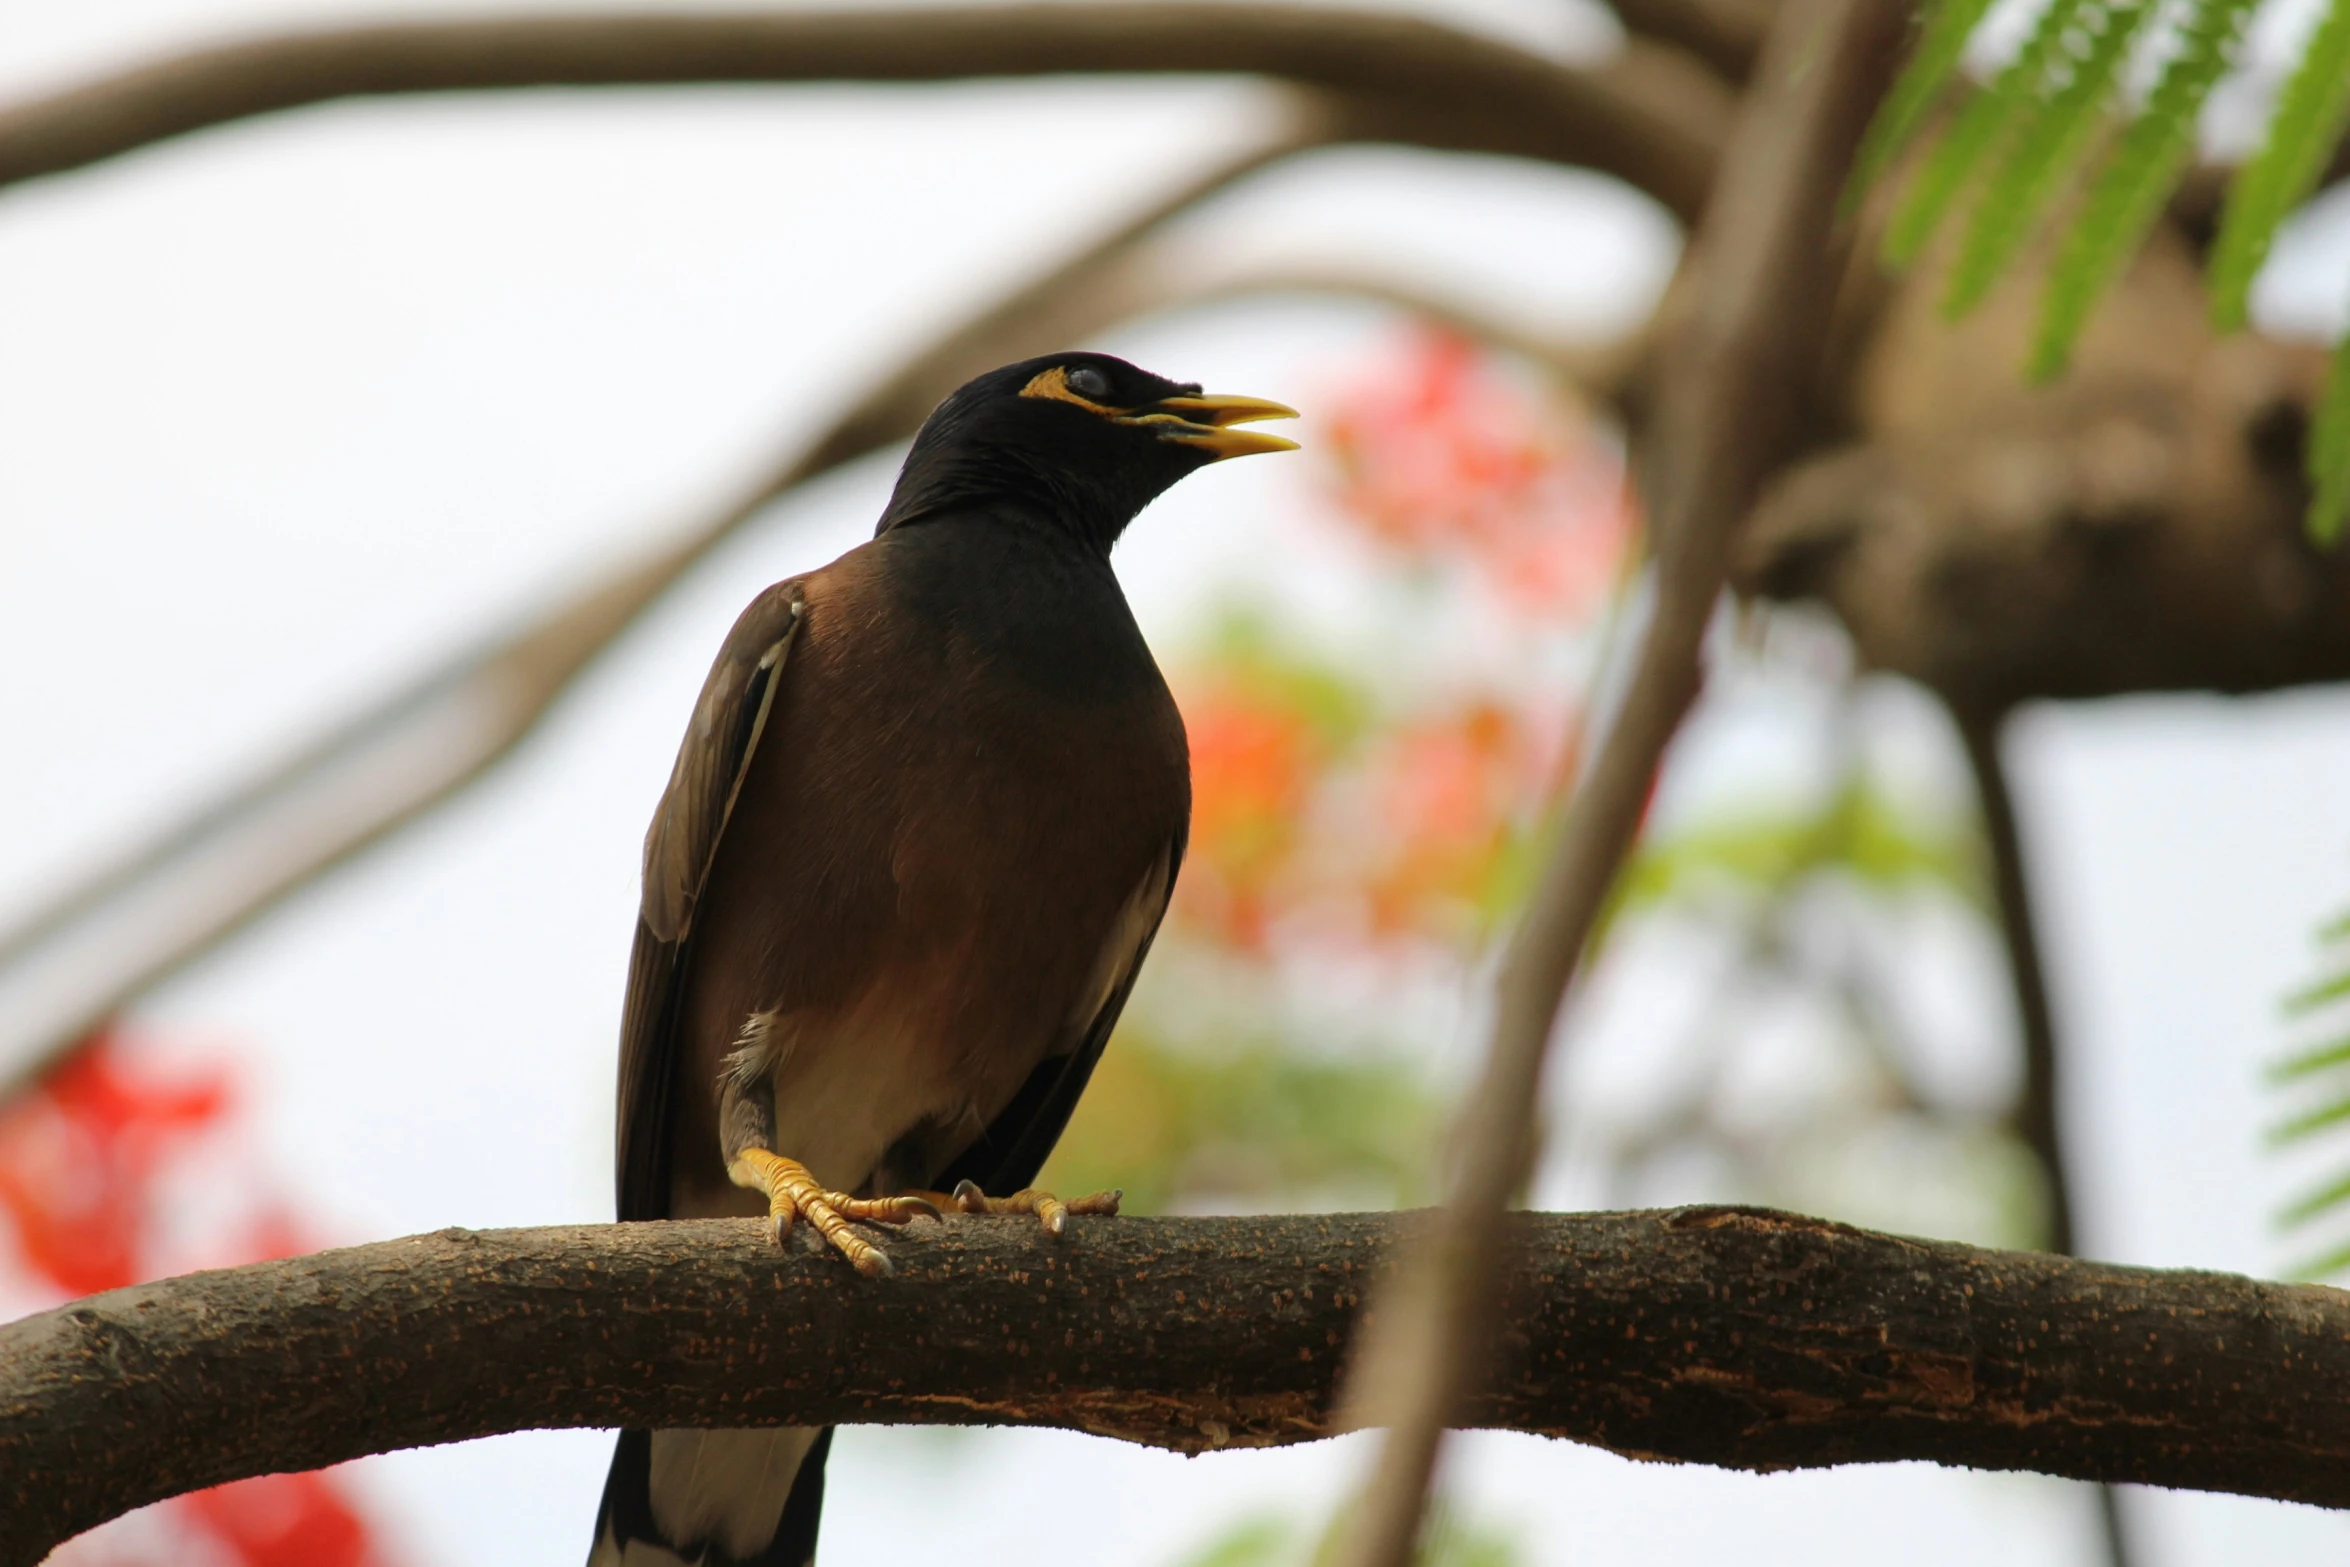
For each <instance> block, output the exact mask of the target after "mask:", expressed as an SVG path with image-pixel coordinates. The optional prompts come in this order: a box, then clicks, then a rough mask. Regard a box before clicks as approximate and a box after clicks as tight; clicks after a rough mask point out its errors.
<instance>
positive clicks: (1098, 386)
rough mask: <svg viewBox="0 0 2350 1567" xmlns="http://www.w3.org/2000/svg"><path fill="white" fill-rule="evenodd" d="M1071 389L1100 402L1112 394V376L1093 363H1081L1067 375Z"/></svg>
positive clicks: (1081, 395)
mask: <svg viewBox="0 0 2350 1567" xmlns="http://www.w3.org/2000/svg"><path fill="white" fill-rule="evenodd" d="M1065 379H1066V380H1067V382H1068V385H1069V390H1070V391H1072V392H1075V393H1076V394H1077V395H1078V396H1080V397H1090V398H1092V399H1093V400H1094V401H1096V402H1099V401H1101V400H1102V399H1103V398H1105V397H1107V396H1109V395H1110V378H1109V377H1108V376H1106V375H1104V374H1102V373H1101V372H1100V371H1099V370H1096V369H1095V368H1094V367H1093V366H1091V365H1079V366H1078V367H1077V368H1076V369H1074V370H1072V371H1070V372H1069V374H1068V375H1067V376H1066V377H1065Z"/></svg>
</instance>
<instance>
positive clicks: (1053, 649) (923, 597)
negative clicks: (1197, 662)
mask: <svg viewBox="0 0 2350 1567" xmlns="http://www.w3.org/2000/svg"><path fill="white" fill-rule="evenodd" d="M871 547H872V548H873V549H875V550H876V551H878V552H879V553H880V556H881V558H882V560H883V562H884V567H883V569H884V571H885V572H886V574H887V579H888V581H889V582H890V583H891V585H892V588H893V590H894V592H895V594H896V597H897V599H898V602H899V605H900V607H901V609H902V611H903V612H904V613H905V614H906V615H907V616H908V617H909V619H910V621H911V622H912V623H913V624H916V625H919V626H922V627H924V628H925V634H926V636H928V637H929V638H930V639H931V640H933V641H935V642H936V643H938V644H939V645H941V646H944V645H947V644H949V643H953V644H956V645H959V646H961V647H964V648H966V649H968V650H969V651H970V652H971V653H972V654H973V655H974V656H975V657H977V658H979V659H981V660H982V661H984V662H986V663H988V664H990V665H992V666H994V667H995V668H997V669H998V670H1000V671H1001V672H1002V673H1003V674H1005V675H1007V676H1010V677H1012V678H1015V679H1017V680H1019V681H1020V682H1021V683H1023V684H1025V685H1028V686H1030V687H1032V688H1034V689H1036V690H1038V691H1040V692H1043V693H1045V694H1048V695H1051V696H1054V697H1056V698H1060V699H1064V700H1069V701H1075V702H1080V703H1095V702H1102V701H1114V700H1121V699H1123V698H1125V697H1126V696H1128V695H1130V694H1131V693H1132V692H1134V691H1136V690H1142V689H1159V688H1160V686H1161V683H1160V681H1159V674H1158V666H1157V665H1156V664H1155V663H1153V662H1152V660H1151V656H1150V650H1149V647H1148V646H1147V645H1146V644H1145V643H1144V641H1143V639H1142V633H1141V631H1140V629H1139V628H1137V627H1136V625H1135V623H1134V615H1133V612H1132V611H1131V610H1129V609H1128V608H1127V605H1126V595H1125V594H1124V593H1123V592H1122V591H1121V590H1120V588H1119V586H1118V579H1117V577H1116V575H1115V574H1114V573H1113V572H1112V571H1111V570H1110V563H1109V560H1108V558H1107V556H1106V555H1105V554H1104V553H1103V552H1101V551H1099V550H1096V549H1094V548H1093V547H1092V546H1091V545H1088V544H1085V543H1082V542H1080V541H1078V540H1076V539H1073V538H1071V537H1070V536H1069V535H1068V533H1066V532H1065V531H1064V530H1063V529H1061V528H1060V527H1058V526H1057V525H1053V524H1050V523H1047V522H1044V521H1042V520H1040V519H1038V518H1036V517H1034V516H1033V515H1026V514H1023V513H1022V512H1021V511H1019V510H1018V509H1015V508H1010V507H1007V506H1006V505H1004V503H1002V502H1001V501H998V502H997V503H996V504H995V505H993V506H991V507H989V508H987V509H986V510H984V511H966V512H960V513H957V514H955V515H953V516H936V517H933V518H931V519H930V520H928V521H926V522H924V523H923V524H921V525H920V526H914V527H905V528H899V529H894V530H892V531H890V532H888V533H886V534H884V535H883V536H882V537H881V538H880V539H879V540H877V541H876V542H875V543H874V545H872V546H871Z"/></svg>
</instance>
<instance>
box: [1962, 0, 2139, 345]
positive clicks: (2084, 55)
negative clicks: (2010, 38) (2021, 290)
mask: <svg viewBox="0 0 2350 1567" xmlns="http://www.w3.org/2000/svg"><path fill="white" fill-rule="evenodd" d="M2153 10H2154V6H2153V4H2152V0H2110V3H2106V4H2092V5H2087V6H2084V7H2082V9H2081V14H2080V24H2081V25H2080V30H2079V32H2078V33H2075V34H2073V35H2071V36H2069V37H2068V38H2067V39H2066V40H2064V42H2065V45H2066V47H2065V48H2063V49H2062V50H2060V51H2059V52H2058V53H2057V54H2056V55H2055V56H2053V57H2052V58H2051V61H2050V70H2049V75H2048V78H2047V80H2046V83H2045V87H2044V91H2043V93H2042V94H2041V95H2038V96H2036V97H2035V98H2034V100H2033V102H2032V103H2031V104H2030V105H2029V106H2028V107H2027V108H2026V109H2025V110H2024V111H2023V112H2022V114H2021V115H2020V116H2019V117H2018V118H2017V120H2016V124H2015V130H2014V133H2013V134H2012V135H2011V136H2010V137H2009V138H2008V143H2007V147H2008V151H2007V157H2006V159H2005V161H2004V162H2003V163H2002V164H2001V165H2000V167H1999V169H1998V171H1997V172H1996V173H1994V174H1993V175H1992V176H1991V177H1990V183H1989V185H1988V186H1987V187H1986V188H1985V189H1984V191H1983V193H1982V195H1981V196H1980V197H1979V198H1978V199H1977V200H1976V203H1975V212H1974V221H1973V222H1972V223H1971V224H1969V225H1968V228H1967V234H1966V241H1965V243H1964V244H1963V245H1962V246H1961V247H1960V249H1959V254H1958V260H1957V262H1956V263H1955V264H1954V265H1953V266H1952V267H1951V269H1950V287H1949V291H1948V293H1946V294H1945V295H1944V297H1943V300H1942V308H1943V311H1944V312H1945V313H1946V314H1948V315H1952V316H1957V315H1963V314H1964V313H1965V312H1967V311H1969V310H1972V309H1973V308H1974V307H1975V306H1976V305H1978V304H1980V303H1982V300H1983V296H1984V295H1985V294H1988V293H1989V292H1990V291H1991V286H1992V284H1994V283H1996V282H1997V281H1998V280H1999V277H2000V274H2001V273H2003V272H2005V271H2006V270H2007V264H2008V263H2009V262H2010V261H2012V260H2014V259H2015V254H2016V252H2017V251H2019V250H2021V249H2022V248H2023V244H2024V241H2025V239H2026V238H2028V237H2029V236H2030V234H2031V232H2032V224H2033V222H2034V220H2035V219H2037V218H2038V217H2039V215H2040V211H2041V208H2042V207H2044V206H2045V205H2046V204H2047V202H2048V198H2049V197H2050V196H2051V195H2052V194H2053V193H2054V192H2055V190H2056V188H2057V186H2058V184H2059V183H2060V182H2061V180H2062V179H2063V177H2064V175H2065V174H2066V173H2067V171H2069V170H2070V169H2071V168H2072V167H2073V166H2074V165H2075V164H2076V163H2077V162H2078V161H2079V160H2080V157H2081V154H2082V152H2083V151H2084V150H2085V148H2086V147H2087V145H2088V142H2089V138H2090V135H2091V133H2093V132H2094V131H2095V130H2096V129H2097V127H2098V125H2099V124H2100V123H2101V114H2100V111H2101V110H2102V109H2103V108H2104V106H2105V100H2106V94H2107V93H2108V92H2109V91H2110V90H2111V89H2112V86H2113V80H2114V76H2115V74H2116V73H2117V72H2119V71H2120V69H2121V64H2122V61H2123V60H2124V59H2125V58H2127V56H2128V54H2129V49H2130V43H2131V41H2132V40H2133V39H2135V38H2136V37H2137V36H2138V29H2139V28H2140V27H2141V26H2143V25H2144V23H2145V21H2146V18H2147V17H2148V16H2149V15H2151V14H2152V12H2153ZM2083 35H2085V36H2083Z"/></svg>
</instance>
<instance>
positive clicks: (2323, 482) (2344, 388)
mask: <svg viewBox="0 0 2350 1567" xmlns="http://www.w3.org/2000/svg"><path fill="white" fill-rule="evenodd" d="M2345 3H2350V0H2345ZM2308 462H2309V492H2310V493H2309V516H2308V518H2307V519H2306V520H2305V522H2304V524H2303V525H2304V526H2305V527H2307V528H2308V529H2309V538H2310V542H2311V543H2313V544H2315V545H2317V546H2318V547H2319V548H2320V549H2331V548H2332V547H2333V546H2334V545H2336V544H2338V543H2340V542H2341V539H2342V523H2343V519H2344V518H2345V517H2350V332H2344V333H2343V334H2342V341H2341V342H2340V343H2338V344H2336V345H2335V347H2334V364H2333V368H2332V370H2330V371H2329V372H2328V373H2327V375H2326V389H2325V395H2324V396H2323V397H2321V398H2319V399H2318V404H2317V418H2316V419H2315V420H2313V421H2312V422H2311V424H2310V427H2309V457H2308ZM2344 933H2350V919H2346V920H2344V921H2342V922H2341V923H2339V924H2336V925H2332V926H2329V927H2328V928H2327V934H2328V936H2329V937H2338V936H2340V935H2342V934H2344Z"/></svg>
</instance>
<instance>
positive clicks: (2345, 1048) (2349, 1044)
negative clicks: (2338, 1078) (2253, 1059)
mask: <svg viewBox="0 0 2350 1567" xmlns="http://www.w3.org/2000/svg"><path fill="white" fill-rule="evenodd" d="M2337 1066H2350V1034H2346V1035H2344V1036H2343V1037H2342V1038H2340V1039H2330V1040H2328V1041H2326V1042H2325V1043H2324V1044H2322V1045H2311V1046H2310V1047H2309V1048H2308V1049H2306V1050H2296V1051H2294V1052H2293V1053H2292V1054H2291V1055H2289V1056H2286V1057H2285V1058H2284V1059H2282V1060H2280V1061H2272V1062H2270V1063H2269V1067H2268V1073H2267V1076H2268V1080H2269V1081H2270V1082H2271V1083H2277V1084H2284V1083H2297V1082H2299V1081H2300V1080H2301V1079H2303V1078H2305V1077H2311V1076H2314V1075H2315V1074H2317V1073H2319V1072H2323V1071H2326V1070H2327V1069H2328V1068H2331V1067H2337Z"/></svg>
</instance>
